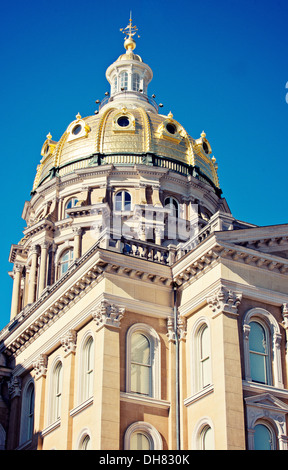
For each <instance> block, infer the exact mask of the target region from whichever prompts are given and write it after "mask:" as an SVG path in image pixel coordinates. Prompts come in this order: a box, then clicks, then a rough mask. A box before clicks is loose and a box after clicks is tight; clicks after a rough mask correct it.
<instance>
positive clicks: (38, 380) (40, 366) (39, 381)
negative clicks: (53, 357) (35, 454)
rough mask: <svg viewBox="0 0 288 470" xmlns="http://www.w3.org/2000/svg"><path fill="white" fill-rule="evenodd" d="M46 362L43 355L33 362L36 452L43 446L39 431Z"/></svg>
mask: <svg viewBox="0 0 288 470" xmlns="http://www.w3.org/2000/svg"><path fill="white" fill-rule="evenodd" d="M47 362H48V359H47V356H46V355H44V354H41V355H40V356H39V357H38V358H37V359H36V360H35V361H34V362H33V368H34V374H35V406H34V410H35V413H34V434H35V435H37V450H42V445H43V440H42V437H41V431H42V429H44V413H45V389H46V374H47Z"/></svg>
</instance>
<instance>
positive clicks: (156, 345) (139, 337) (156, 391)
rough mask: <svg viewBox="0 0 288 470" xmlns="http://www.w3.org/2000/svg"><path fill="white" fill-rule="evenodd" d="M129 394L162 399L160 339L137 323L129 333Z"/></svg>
mask: <svg viewBox="0 0 288 470" xmlns="http://www.w3.org/2000/svg"><path fill="white" fill-rule="evenodd" d="M126 360H127V363H126V387H127V392H131V393H137V394H141V395H145V396H151V397H154V398H159V399H160V398H161V364H160V339H159V337H158V335H157V333H156V332H155V330H153V328H151V327H149V325H146V324H144V323H135V324H134V325H133V326H131V327H130V328H129V330H128V332H127V355H126Z"/></svg>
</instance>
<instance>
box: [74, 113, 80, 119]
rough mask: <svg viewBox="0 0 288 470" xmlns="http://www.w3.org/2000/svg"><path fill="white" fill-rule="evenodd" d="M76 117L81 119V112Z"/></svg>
mask: <svg viewBox="0 0 288 470" xmlns="http://www.w3.org/2000/svg"><path fill="white" fill-rule="evenodd" d="M75 117H76V119H77V121H79V119H81V114H80V113H78V114H77V115H76V116H75Z"/></svg>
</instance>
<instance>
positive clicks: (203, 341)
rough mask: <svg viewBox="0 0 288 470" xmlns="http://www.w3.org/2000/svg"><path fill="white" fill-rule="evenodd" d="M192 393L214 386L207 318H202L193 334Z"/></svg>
mask: <svg viewBox="0 0 288 470" xmlns="http://www.w3.org/2000/svg"><path fill="white" fill-rule="evenodd" d="M191 370H192V378H193V383H192V393H197V392H200V391H201V390H203V391H204V390H205V389H207V387H209V386H210V385H212V358H211V340H210V328H209V326H208V324H207V323H206V319H205V318H200V319H199V321H198V322H197V323H196V324H195V326H194V331H193V332H192V348H191Z"/></svg>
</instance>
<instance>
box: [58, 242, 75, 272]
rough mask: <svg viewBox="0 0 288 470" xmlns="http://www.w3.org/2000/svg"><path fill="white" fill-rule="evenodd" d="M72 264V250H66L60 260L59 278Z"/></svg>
mask: <svg viewBox="0 0 288 470" xmlns="http://www.w3.org/2000/svg"><path fill="white" fill-rule="evenodd" d="M72 262H73V249H72V248H70V249H69V250H66V251H65V252H64V253H63V254H62V256H61V258H60V276H63V274H65V273H66V272H67V271H68V268H69V266H70V264H71V263H72Z"/></svg>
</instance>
